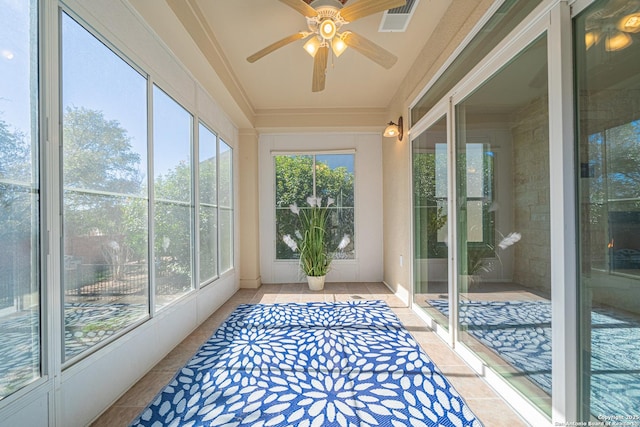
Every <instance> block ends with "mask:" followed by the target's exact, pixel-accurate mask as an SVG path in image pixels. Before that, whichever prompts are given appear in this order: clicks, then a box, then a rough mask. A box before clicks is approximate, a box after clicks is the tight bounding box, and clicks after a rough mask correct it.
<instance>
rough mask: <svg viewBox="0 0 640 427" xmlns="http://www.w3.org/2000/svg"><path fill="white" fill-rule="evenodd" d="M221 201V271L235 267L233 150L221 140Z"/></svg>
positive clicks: (219, 151)
mask: <svg viewBox="0 0 640 427" xmlns="http://www.w3.org/2000/svg"><path fill="white" fill-rule="evenodd" d="M218 153H219V154H218V156H219V159H220V160H219V163H218V164H219V166H220V174H219V182H220V187H219V193H218V194H219V203H220V210H219V215H220V234H219V241H220V273H224V272H225V271H229V270H231V268H232V267H233V151H232V150H231V147H229V146H228V145H227V144H226V143H225V142H224V141H222V140H220V144H219V148H218Z"/></svg>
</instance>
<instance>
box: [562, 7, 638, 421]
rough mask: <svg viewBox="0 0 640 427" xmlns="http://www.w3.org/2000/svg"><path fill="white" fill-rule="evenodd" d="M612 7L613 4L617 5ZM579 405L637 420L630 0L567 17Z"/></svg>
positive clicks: (634, 21)
mask: <svg viewBox="0 0 640 427" xmlns="http://www.w3.org/2000/svg"><path fill="white" fill-rule="evenodd" d="M619 6H620V7H619ZM574 31H575V35H574V36H575V40H576V80H577V108H576V111H577V112H578V116H577V126H578V129H577V139H578V162H579V166H580V167H579V171H578V173H579V180H578V208H579V249H580V266H579V267H580V270H579V288H578V290H579V297H580V298H579V302H580V307H579V309H580V317H579V318H580V321H579V327H580V328H581V337H580V356H581V361H580V379H581V396H580V397H581V398H580V405H581V406H580V410H581V412H582V414H581V416H582V419H583V420H589V419H591V418H592V417H599V419H604V418H601V417H606V416H617V417H620V418H614V419H613V421H624V422H628V425H637V423H638V421H637V420H639V419H640V404H639V402H640V370H639V369H638V361H639V360H640V345H639V344H638V343H639V342H640V308H639V306H638V299H639V298H640V102H639V100H640V5H639V4H638V3H635V2H626V3H624V4H622V5H619V4H618V3H613V2H607V1H598V2H595V3H594V4H593V5H592V6H591V7H589V8H588V9H586V10H585V11H583V12H582V13H581V14H580V15H579V16H577V17H576V19H575V25H574Z"/></svg>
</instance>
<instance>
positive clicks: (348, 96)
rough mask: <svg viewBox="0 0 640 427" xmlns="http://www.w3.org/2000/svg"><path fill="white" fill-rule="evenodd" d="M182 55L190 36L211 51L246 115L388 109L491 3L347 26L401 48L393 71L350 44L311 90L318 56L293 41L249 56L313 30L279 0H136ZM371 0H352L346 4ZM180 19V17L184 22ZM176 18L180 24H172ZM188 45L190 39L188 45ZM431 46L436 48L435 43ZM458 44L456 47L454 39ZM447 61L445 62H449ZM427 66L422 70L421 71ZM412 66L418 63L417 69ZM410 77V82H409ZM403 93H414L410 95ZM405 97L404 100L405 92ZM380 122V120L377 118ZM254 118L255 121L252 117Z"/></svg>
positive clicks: (434, 2)
mask: <svg viewBox="0 0 640 427" xmlns="http://www.w3.org/2000/svg"><path fill="white" fill-rule="evenodd" d="M128 1H130V2H131V3H132V4H133V5H134V6H135V8H136V9H137V10H138V12H139V13H140V14H141V16H142V17H143V18H144V19H145V20H146V21H147V22H148V23H149V24H150V25H151V27H152V28H153V29H154V30H155V31H156V33H158V35H159V37H160V38H161V39H163V40H164V41H165V43H167V45H168V46H170V48H172V50H174V52H176V55H177V56H178V57H180V56H181V52H180V50H181V47H180V46H184V43H186V40H185V39H184V37H183V36H182V35H181V34H180V32H177V27H176V25H178V26H179V27H180V28H181V29H182V31H184V30H186V33H184V34H186V35H187V37H189V38H190V39H191V41H190V42H193V43H195V45H196V46H197V49H199V51H201V52H202V53H204V55H205V57H206V58H207V61H208V62H209V64H210V65H211V66H212V67H213V69H214V70H215V72H216V74H217V76H219V80H220V81H221V82H222V84H223V85H224V86H225V87H226V88H227V90H228V92H229V93H228V95H229V96H230V97H231V98H233V99H235V100H236V101H235V102H236V103H237V104H238V108H239V110H242V111H244V113H243V114H244V116H245V117H250V116H251V117H253V118H254V119H255V118H256V117H258V116H260V117H266V116H269V115H271V116H269V117H272V116H273V115H278V114H280V117H284V116H285V115H287V114H290V113H291V112H301V111H307V112H309V114H311V113H314V114H315V112H317V111H321V112H322V113H323V114H329V113H334V112H339V113H340V114H342V113H341V112H345V111H356V112H357V113H356V114H360V116H361V117H362V116H363V115H366V114H368V112H369V111H371V112H377V114H384V113H380V111H385V110H387V109H389V108H390V105H391V103H392V102H393V101H394V99H397V98H394V97H396V96H397V94H398V93H399V91H401V90H402V88H403V85H404V91H405V92H406V91H407V88H406V86H411V87H410V89H409V90H414V89H415V86H416V85H419V84H422V85H424V82H423V81H422V80H421V79H423V77H424V74H425V73H426V72H427V71H428V70H429V69H430V67H431V66H432V65H433V64H434V63H435V62H436V61H438V62H439V63H442V62H443V61H444V59H446V55H447V54H445V55H443V51H444V50H445V49H449V51H450V50H451V45H452V43H451V42H452V40H453V41H454V42H456V43H459V42H460V41H461V40H462V38H463V37H464V35H465V34H461V32H460V28H461V27H465V26H466V27H465V28H466V31H468V30H469V29H470V27H469V25H468V24H469V20H473V19H478V18H479V17H480V16H481V15H482V13H483V11H484V10H486V8H487V6H488V5H489V4H491V3H492V1H490V0H417V6H416V9H415V13H414V15H413V17H412V19H411V21H410V23H409V26H408V28H407V30H406V31H405V32H394V33H391V32H379V31H378V28H379V26H380V22H381V19H382V16H383V13H382V12H380V13H377V14H374V15H371V16H368V17H365V18H361V19H359V20H356V21H355V22H352V23H349V24H347V25H346V26H345V27H343V29H348V30H351V31H353V32H356V33H358V34H359V35H361V36H364V37H366V38H368V39H369V40H371V41H373V42H374V43H376V44H378V45H380V46H382V47H383V48H385V49H387V50H389V51H390V52H392V53H394V54H395V55H396V56H397V57H398V61H397V63H396V64H395V65H394V66H393V67H392V68H391V69H389V70H387V69H384V68H383V67H381V66H380V65H378V64H377V63H375V62H372V61H371V60H369V59H368V58H366V57H364V56H362V55H361V54H359V53H358V52H356V51H355V50H353V49H347V51H345V53H343V54H342V56H340V57H339V58H333V57H332V56H330V57H329V64H328V67H327V78H326V86H325V90H324V91H322V92H318V93H313V92H312V91H311V77H312V68H313V58H312V57H311V56H309V55H308V54H307V53H306V52H305V51H304V50H303V48H302V45H303V44H304V40H298V41H296V42H293V43H291V44H289V45H287V46H285V47H283V48H281V49H278V50H276V51H275V52H273V53H271V54H269V55H267V56H265V57H263V58H261V59H259V60H258V61H257V62H255V63H253V64H251V63H249V62H247V60H246V58H247V57H248V56H249V55H251V54H253V53H255V52H256V51H258V50H260V49H262V48H264V47H266V46H267V45H269V44H271V43H273V42H275V41H277V40H280V39H282V38H284V37H286V36H289V35H291V34H294V33H297V32H299V31H304V30H306V29H307V26H306V19H305V17H304V16H303V15H301V14H300V13H298V12H297V11H296V10H294V9H292V8H291V7H289V6H287V5H285V4H284V3H282V2H280V1H278V0H164V1H163V2H162V3H159V2H158V0H128ZM356 1H363V0H348V1H347V2H346V5H349V4H351V3H352V2H356ZM176 18H177V19H176ZM168 21H173V22H168ZM180 43H182V44H180ZM427 43H428V45H427ZM453 46H455V44H453ZM443 58H444V59H443ZM416 64H417V65H418V67H417V69H419V70H420V73H421V75H417V74H418V73H416V72H415V71H414V70H415V69H416V68H415V67H416ZM412 67H414V68H413V69H412ZM406 82H409V83H410V84H409V85H407V83H406ZM402 95H403V96H405V95H406V94H405V93H403V94H402ZM401 99H402V100H403V101H404V98H403V97H401ZM376 120H377V121H376V123H377V122H378V121H379V119H378V118H376ZM249 121H252V119H251V118H249Z"/></svg>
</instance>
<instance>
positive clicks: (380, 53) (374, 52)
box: [342, 31, 398, 70]
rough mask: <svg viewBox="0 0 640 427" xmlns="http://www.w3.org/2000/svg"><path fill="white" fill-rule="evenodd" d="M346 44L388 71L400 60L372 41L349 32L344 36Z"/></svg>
mask: <svg viewBox="0 0 640 427" xmlns="http://www.w3.org/2000/svg"><path fill="white" fill-rule="evenodd" d="M342 40H343V41H344V44H346V45H347V46H349V47H351V48H353V49H354V50H356V51H358V52H360V53H361V54H363V55H364V56H366V57H367V58H369V59H370V60H372V61H373V62H377V63H378V64H380V65H382V66H383V67H384V68H386V69H387V70H388V69H389V68H391V67H393V65H394V64H395V63H396V61H397V60H398V58H397V57H396V56H395V55H394V54H393V53H391V52H389V51H388V50H386V49H384V48H382V47H380V46H378V45H377V44H375V43H374V42H372V41H371V40H368V39H366V38H364V37H362V36H360V35H358V34H356V33H353V32H351V31H347V32H345V33H344V34H343V35H342Z"/></svg>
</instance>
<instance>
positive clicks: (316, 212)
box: [299, 200, 331, 276]
mask: <svg viewBox="0 0 640 427" xmlns="http://www.w3.org/2000/svg"><path fill="white" fill-rule="evenodd" d="M318 202H319V200H318ZM327 216H328V206H327V207H322V206H319V203H318V204H316V205H313V206H312V207H311V209H306V210H300V215H299V218H300V229H301V234H302V239H301V240H300V245H299V248H300V267H301V268H302V271H304V273H305V274H306V275H307V276H324V275H326V274H327V272H328V271H329V265H330V264H331V256H330V254H329V248H328V242H327Z"/></svg>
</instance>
